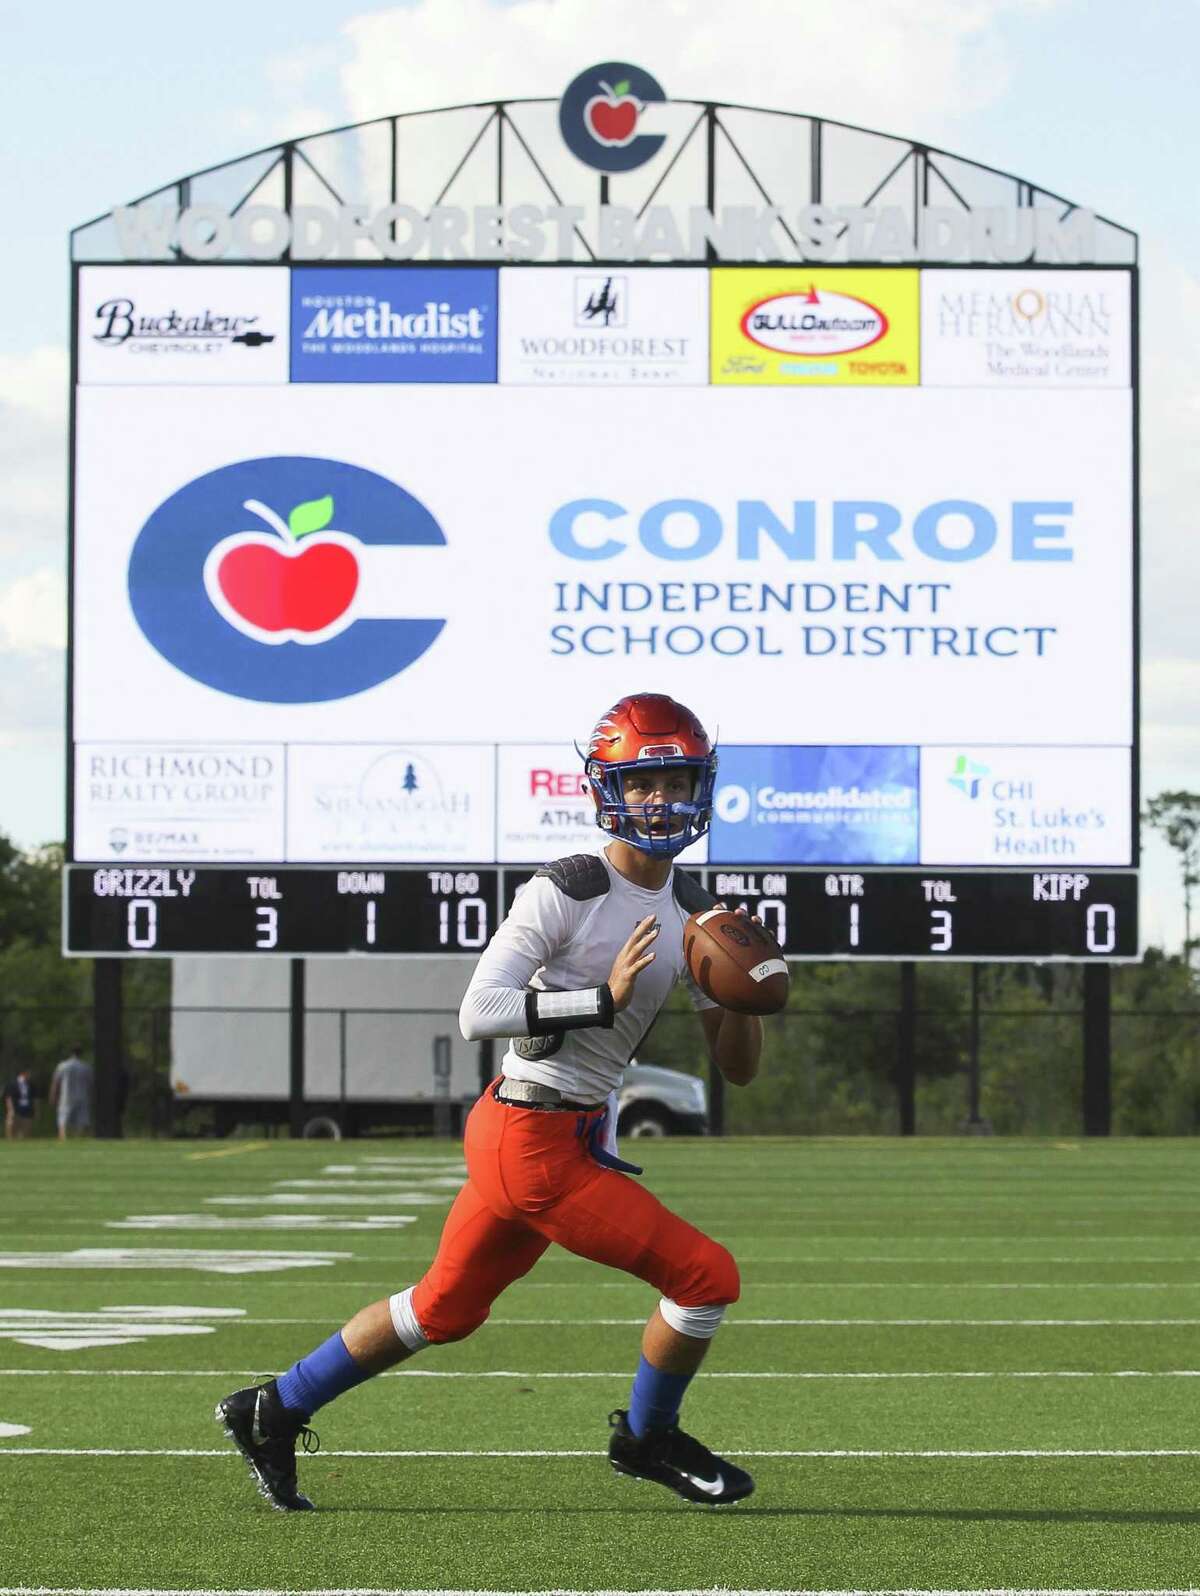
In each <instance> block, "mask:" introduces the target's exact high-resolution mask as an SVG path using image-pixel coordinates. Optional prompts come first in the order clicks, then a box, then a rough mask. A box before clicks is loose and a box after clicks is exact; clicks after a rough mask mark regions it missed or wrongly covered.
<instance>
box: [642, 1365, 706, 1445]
mask: <svg viewBox="0 0 1200 1596" xmlns="http://www.w3.org/2000/svg"><path fill="white" fill-rule="evenodd" d="M691 1382H692V1377H691V1375H690V1374H667V1373H665V1372H664V1371H663V1370H662V1369H656V1368H655V1367H654V1365H653V1364H652V1363H647V1362H646V1359H645V1358H643V1359H642V1360H641V1362H640V1363H639V1364H638V1367H637V1373H636V1374H635V1375H634V1377H633V1390H632V1391H631V1392H630V1393H629V1428H630V1429H631V1430H632V1431H633V1433H634V1435H645V1433H646V1431H647V1430H665V1429H667V1428H668V1426H669V1425H672V1424H674V1422H675V1420H676V1419H677V1418H678V1417H679V1405H680V1403H681V1402H682V1401H683V1393H684V1392H685V1391H686V1390H687V1388H688V1386H689V1385H690V1384H691Z"/></svg>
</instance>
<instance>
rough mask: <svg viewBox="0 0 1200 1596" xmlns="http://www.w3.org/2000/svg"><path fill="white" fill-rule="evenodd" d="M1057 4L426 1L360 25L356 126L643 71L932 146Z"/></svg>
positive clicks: (349, 70)
mask: <svg viewBox="0 0 1200 1596" xmlns="http://www.w3.org/2000/svg"><path fill="white" fill-rule="evenodd" d="M1054 3H1056V0H806V3H805V4H804V5H799V4H797V0H740V3H739V4H738V5H736V6H731V5H729V4H728V0H665V3H663V0H660V3H657V4H653V5H651V4H648V3H647V0H610V3H608V4H606V5H604V6H598V5H596V4H595V3H594V0H515V3H514V4H510V5H502V6H501V5H496V4H494V3H492V0H421V3H418V4H416V5H407V6H397V7H396V8H394V9H392V10H389V11H376V12H372V13H370V14H369V15H365V16H361V17H357V18H355V19H354V20H353V21H351V22H349V23H347V24H346V25H345V27H344V29H343V32H344V35H345V36H346V37H347V38H348V39H349V40H350V42H351V44H352V46H353V49H354V54H353V57H352V59H351V60H350V61H349V62H348V63H347V64H346V65H345V66H344V67H343V68H342V83H343V87H344V90H345V94H346V99H347V103H348V108H349V111H350V113H351V115H352V116H353V117H354V119H356V120H357V119H362V118H366V117H372V116H383V115H386V114H388V113H389V112H392V111H397V110H409V111H411V110H423V109H427V108H431V107H435V106H439V105H451V104H461V103H462V102H464V101H470V100H475V99H479V100H484V99H494V98H497V97H498V96H505V97H510V98H516V97H522V96H542V95H547V94H550V95H554V94H557V93H558V92H559V91H560V90H561V89H562V88H564V87H565V86H566V84H567V83H568V82H569V81H570V79H571V78H572V77H573V76H574V75H575V73H577V72H579V71H581V70H582V69H583V68H584V67H586V66H588V65H589V64H590V63H591V62H593V61H606V60H630V61H636V62H637V63H638V64H639V65H640V66H643V67H645V68H647V70H649V71H650V72H653V73H654V74H655V75H656V76H657V77H658V78H659V80H660V81H661V82H662V83H663V84H664V85H665V87H666V89H667V92H668V94H671V93H674V94H679V95H683V96H687V97H688V98H696V99H705V98H709V99H717V100H728V101H741V102H742V103H744V104H750V105H765V106H772V107H777V108H779V109H782V110H794V111H806V112H813V113H816V114H820V115H824V116H828V117H837V118H839V119H840V120H843V121H851V122H859V123H861V124H862V125H864V126H867V127H876V128H883V129H891V128H894V129H895V131H897V132H899V133H901V134H918V133H920V134H923V135H924V136H925V137H926V138H930V137H932V136H933V135H934V134H935V133H936V132H940V130H941V129H942V128H944V127H946V126H947V125H948V124H949V123H950V122H952V120H953V119H954V118H955V117H956V116H958V115H960V114H961V113H963V112H965V111H968V110H975V109H977V108H978V107H980V106H982V105H986V104H989V103H991V102H993V101H995V100H996V99H998V98H999V97H1000V96H1001V95H1002V94H1003V92H1004V90H1005V88H1006V85H1007V82H1008V76H1009V70H1010V67H1009V59H1008V55H1007V52H1006V50H1005V47H1004V45H1003V43H1002V41H1001V39H1000V36H999V33H998V31H997V30H996V27H995V24H996V23H997V22H998V21H999V20H1001V19H1008V18H1011V17H1013V16H1019V15H1020V14H1023V13H1030V12H1036V11H1040V10H1045V9H1047V8H1048V7H1049V6H1050V5H1052V4H1054Z"/></svg>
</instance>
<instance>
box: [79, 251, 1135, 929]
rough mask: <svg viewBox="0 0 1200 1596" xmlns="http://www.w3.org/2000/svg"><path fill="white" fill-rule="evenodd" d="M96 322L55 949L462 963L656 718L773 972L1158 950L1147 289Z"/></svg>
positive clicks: (709, 292) (806, 279)
mask: <svg viewBox="0 0 1200 1596" xmlns="http://www.w3.org/2000/svg"><path fill="white" fill-rule="evenodd" d="M562 247H563V248H564V249H565V248H566V247H567V246H566V244H564V245H563V246H562ZM573 247H574V246H573V245H572V246H571V248H573ZM73 285H74V286H73V293H74V299H73V336H74V342H75V361H74V375H75V379H76V380H75V386H74V391H73V395H72V413H71V418H72V439H73V451H74V452H73V475H72V489H71V491H72V499H71V570H72V584H71V587H72V616H71V631H70V644H69V668H70V677H71V684H70V695H71V713H70V717H69V727H70V741H69V747H68V772H69V773H68V810H69V840H68V857H69V859H70V861H71V863H70V864H69V866H68V869H67V873H66V879H65V886H64V907H65V916H64V949H65V951H66V952H67V953H68V954H74V955H79V956H82V957H87V956H155V955H157V956H163V955H172V954H243V955H244V954H262V955H272V954H279V955H293V956H303V955H309V954H311V955H333V956H337V955H351V954H357V955H362V956H365V957H370V956H375V955H381V956H412V957H422V956H424V957H431V956H438V955H461V956H464V957H465V956H472V955H477V954H478V952H479V950H480V949H482V948H483V947H485V946H486V944H487V942H488V940H489V939H490V937H491V936H492V934H493V933H494V931H495V929H496V927H497V925H498V924H499V923H500V921H501V919H502V918H503V916H504V914H505V912H506V909H507V906H508V905H509V903H510V902H511V899H512V894H513V893H514V891H515V890H516V888H517V887H518V886H519V885H520V883H521V882H522V881H523V880H526V879H528V877H529V875H530V874H531V873H532V872H533V870H534V869H536V868H537V866H538V865H539V864H540V863H542V862H543V861H544V860H546V859H553V858H556V857H562V856H564V855H567V854H571V853H577V852H580V851H585V850H588V849H591V848H593V847H595V846H596V845H597V841H598V835H597V831H596V827H595V815H594V812H593V809H592V804H591V800H590V798H589V797H588V795H587V792H586V789H585V787H584V785H583V783H582V776H581V763H580V759H579V757H578V752H577V750H578V746H579V744H580V743H581V742H586V739H587V736H588V733H589V730H590V728H591V726H592V725H593V724H594V723H595V721H596V720H597V718H598V717H599V716H600V715H601V714H602V713H603V712H604V711H605V709H606V708H607V707H608V706H609V705H611V704H612V703H614V702H615V701H616V700H617V699H619V698H621V697H622V696H624V695H626V694H628V693H632V692H656V693H668V694H670V695H672V696H673V697H675V698H677V699H679V700H681V701H682V702H685V703H686V704H688V706H689V707H690V708H692V709H693V710H694V711H695V712H696V713H697V714H698V715H699V717H700V719H701V720H702V722H703V723H704V724H705V725H706V726H707V727H708V728H709V730H710V732H713V733H714V734H715V735H716V738H717V741H718V751H719V759H720V764H719V770H718V775H717V781H716V787H715V792H714V801H713V810H712V823H711V827H710V829H709V831H708V832H707V834H706V835H705V836H704V837H703V838H701V839H700V840H699V842H698V843H696V844H694V845H693V846H692V847H690V848H689V849H688V850H686V852H685V853H684V855H683V856H682V857H681V859H680V860H679V861H678V862H679V864H680V866H681V867H683V868H685V869H688V870H690V871H693V872H695V873H696V875H697V876H698V878H699V879H700V880H701V881H702V882H703V883H704V885H705V886H706V887H707V888H708V890H709V891H710V892H712V893H713V894H714V896H716V897H717V898H719V899H722V900H725V901H727V902H729V903H733V904H740V903H745V904H747V906H748V907H749V908H751V909H752V910H753V911H754V912H756V913H758V914H759V915H761V917H762V919H763V920H764V922H765V923H766V924H768V925H769V926H771V928H772V929H773V931H774V932H775V934H776V936H777V937H778V940H779V941H780V943H781V945H782V946H783V948H784V951H785V953H786V954H787V956H788V957H790V958H794V959H938V958H943V959H945V958H949V959H988V960H993V959H996V960H1003V959H1039V960H1040V959H1081V960H1087V959H1132V958H1136V956H1137V953H1138V921H1137V877H1136V873H1135V867H1136V865H1137V848H1138V843H1137V825H1136V816H1137V808H1138V806H1137V798H1136V794H1137V768H1138V721H1137V692H1136V659H1137V644H1138V639H1137V624H1138V618H1137V605H1136V562H1137V525H1136V510H1137V475H1136V467H1137V462H1136V451H1135V447H1134V442H1135V439H1134V429H1135V418H1136V383H1137V371H1136V362H1135V361H1134V359H1133V350H1134V345H1135V335H1136V321H1137V278H1136V271H1135V269H1134V268H1133V267H1132V266H1123V265H1117V264H1108V265H1103V266H1102V265H1099V264H1096V263H1092V264H1090V265H1089V264H1086V263H1080V264H1078V265H1076V264H1066V263H1065V262H1064V263H1059V264H1054V265H1049V264H1046V263H1044V262H1041V263H1037V264H1034V263H1023V264H1018V265H1007V264H1004V265H1002V264H1001V263H1000V262H999V261H995V262H992V263H991V264H987V265H983V264H971V265H949V264H946V265H937V264H907V263H899V264H890V263H889V264H884V263H878V264H876V265H872V266H856V265H845V266H843V265H834V264H825V263H821V262H814V261H804V262H802V263H801V264H799V265H780V264H777V263H771V264H766V263H756V262H752V261H743V262H740V263H724V262H720V261H716V260H715V259H714V260H713V261H712V262H708V261H701V260H698V259H688V260H687V261H683V260H669V261H656V262H655V264H653V265H651V264H648V263H646V262H640V263H639V262H636V261H632V260H631V261H628V262H620V263H618V264H617V265H615V266H610V265H606V264H603V263H599V264H598V263H597V261H595V260H591V261H588V262H582V261H581V262H578V263H577V262H575V261H574V260H573V259H570V258H563V259H559V260H552V259H550V258H546V259H544V260H540V261H538V262H537V263H532V262H528V261H525V262H518V261H515V260H512V261H510V260H504V261H496V262H493V263H491V264H489V263H487V262H485V261H470V262H467V263H464V262H461V261H456V262H454V263H453V264H441V263H439V262H438V261H429V262H421V263H417V262H415V261H407V262H406V261H403V260H399V259H397V260H390V259H389V260H387V261H382V260H381V261H379V262H371V263H367V262H366V261H365V260H364V261H357V260H334V261H322V262H314V261H305V260H295V261H293V260H291V259H290V258H282V259H280V260H279V261H274V260H271V261H269V262H268V261H266V260H263V261H260V262H258V263H257V264H248V263H220V262H218V261H217V260H216V259H215V258H214V260H213V261H212V262H210V263H207V264H204V263H186V262H184V261H178V262H175V263H173V264H161V263H148V262H143V263H137V264H135V263H132V262H128V261H127V262H118V261H112V260H105V261H96V262H90V263H79V264H77V265H76V267H75V269H74V273H73ZM514 462H517V463H518V465H520V466H521V467H522V469H520V470H516V471H514Z"/></svg>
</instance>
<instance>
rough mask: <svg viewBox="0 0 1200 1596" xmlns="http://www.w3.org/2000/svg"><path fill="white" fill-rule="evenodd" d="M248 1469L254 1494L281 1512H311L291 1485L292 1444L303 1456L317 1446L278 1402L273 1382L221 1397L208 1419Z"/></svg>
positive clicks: (297, 1418)
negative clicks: (299, 1445) (233, 1448)
mask: <svg viewBox="0 0 1200 1596" xmlns="http://www.w3.org/2000/svg"><path fill="white" fill-rule="evenodd" d="M213 1417H214V1418H215V1419H216V1421H217V1423H218V1424H219V1425H221V1426H222V1427H223V1429H224V1431H225V1434H226V1435H227V1436H228V1437H229V1439H230V1440H231V1441H232V1442H233V1444H234V1445H235V1446H236V1447H237V1449H238V1451H239V1452H240V1453H241V1454H242V1456H243V1457H244V1458H245V1459H246V1462H247V1463H248V1464H249V1465H250V1472H251V1474H253V1476H254V1480H255V1484H256V1485H257V1486H258V1490H259V1494H260V1495H261V1496H263V1497H265V1498H266V1500H267V1501H268V1502H269V1503H270V1504H271V1506H272V1507H274V1508H277V1509H278V1510H279V1512H281V1513H304V1512H312V1511H313V1504H312V1503H311V1502H310V1501H309V1499H308V1497H307V1496H304V1495H302V1494H301V1492H300V1489H299V1487H298V1485H297V1483H296V1440H297V1437H299V1439H300V1442H301V1445H302V1446H303V1447H304V1450H305V1451H306V1452H315V1451H316V1450H317V1448H318V1447H319V1446H320V1444H321V1443H320V1442H319V1441H318V1439H317V1434H316V1431H315V1430H310V1429H309V1428H308V1426H307V1425H306V1424H305V1422H304V1420H303V1419H302V1418H301V1417H300V1415H299V1414H298V1413H293V1412H292V1411H291V1410H290V1409H289V1408H285V1407H284V1405H283V1403H282V1402H281V1401H280V1400H279V1392H278V1390H277V1389H276V1386H275V1382H274V1380H268V1381H267V1383H266V1385H251V1386H247V1387H246V1389H245V1390H244V1391H235V1392H234V1393H233V1394H232V1396H227V1397H222V1398H221V1400H220V1401H219V1402H218V1403H217V1406H216V1411H215V1412H214V1414H213Z"/></svg>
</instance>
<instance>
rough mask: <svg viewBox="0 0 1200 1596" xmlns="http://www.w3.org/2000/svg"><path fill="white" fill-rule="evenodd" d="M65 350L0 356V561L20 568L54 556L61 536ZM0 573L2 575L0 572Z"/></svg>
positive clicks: (44, 347)
mask: <svg viewBox="0 0 1200 1596" xmlns="http://www.w3.org/2000/svg"><path fill="white" fill-rule="evenodd" d="M68 380H69V363H68V359H67V352H66V350H65V349H63V348H61V347H58V346H55V345H52V344H43V345H40V346H39V347H37V348H35V349H30V350H27V351H25V352H23V353H20V354H8V355H0V481H3V483H4V494H3V508H4V514H3V517H0V556H3V557H6V565H5V569H7V568H8V560H12V561H15V562H17V563H18V564H20V565H22V566H25V565H27V564H28V562H29V560H30V558H36V559H44V558H45V555H46V553H47V550H49V551H52V552H57V550H58V549H60V548H61V547H62V545H63V541H64V539H65V536H66V514H67V493H66V480H67V385H68ZM0 574H2V571H0Z"/></svg>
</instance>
